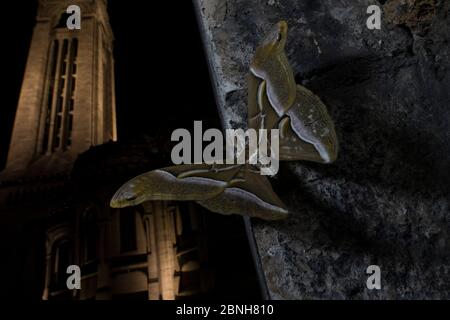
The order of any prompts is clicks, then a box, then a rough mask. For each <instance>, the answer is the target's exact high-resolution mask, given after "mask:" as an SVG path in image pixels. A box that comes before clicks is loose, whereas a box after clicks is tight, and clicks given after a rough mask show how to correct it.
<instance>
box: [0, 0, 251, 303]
mask: <svg viewBox="0 0 450 320" xmlns="http://www.w3.org/2000/svg"><path fill="white" fill-rule="evenodd" d="M72 4H77V5H79V6H80V8H81V14H82V20H81V29H80V30H68V28H67V27H66V21H67V18H68V14H67V13H66V8H67V7H68V6H69V5H72ZM106 6H107V3H106V0H77V1H65V0H39V7H38V13H37V18H36V26H35V29H34V32H33V37H32V41H31V45H30V49H29V55H28V60H27V64H26V69H25V75H24V78H23V83H22V88H21V92H20V98H19V103H18V107H17V112H16V117H15V122H14V126H13V132H12V138H11V143H10V147H9V153H8V157H7V163H6V168H5V170H4V171H3V172H1V175H0V213H1V221H2V223H1V224H0V237H1V240H2V241H0V243H1V244H0V246H1V247H0V249H1V251H2V260H3V261H4V262H3V263H2V264H1V266H0V268H2V270H1V271H2V274H4V275H8V276H6V277H5V278H4V281H3V287H4V288H6V289H5V290H3V291H4V292H5V293H7V294H8V296H17V297H19V296H20V297H29V298H33V299H46V300H47V299H48V300H52V299H81V300H85V299H145V300H147V299H150V300H159V299H164V300H168V299H185V298H195V297H204V296H205V295H206V294H208V295H210V296H211V294H213V295H212V296H214V294H215V296H224V295H225V296H226V295H227V294H228V296H229V297H238V296H239V295H240V294H241V295H245V294H247V293H248V292H249V290H250V291H251V290H253V289H252V288H254V286H253V287H251V289H248V288H246V287H242V288H240V286H241V285H247V284H248V282H249V281H248V279H253V278H252V277H254V276H255V275H254V274H250V275H249V274H246V273H245V272H243V270H244V269H245V268H244V267H243V266H244V265H245V262H244V261H247V262H248V261H251V258H250V255H248V256H246V257H244V259H241V260H240V261H239V263H238V264H237V265H236V268H237V270H241V272H240V273H239V274H233V269H232V268H233V267H230V266H228V265H227V263H228V261H232V260H230V259H229V258H228V257H227V250H233V252H234V254H235V255H236V257H239V254H238V252H239V250H242V248H243V247H244V246H241V245H235V244H236V239H242V234H238V235H236V234H234V235H233V230H232V228H230V229H229V230H228V229H227V222H226V221H228V222H230V221H233V219H235V221H239V222H241V220H236V219H240V218H239V217H228V218H227V219H228V220H220V218H219V221H221V222H220V223H219V225H220V226H219V228H216V230H218V229H219V230H220V232H213V233H215V234H213V235H212V238H214V237H216V238H217V239H218V238H220V237H224V235H226V236H227V237H228V236H230V237H231V239H230V240H228V241H226V242H224V241H223V242H220V241H219V242H217V243H218V245H217V246H216V245H214V241H213V242H211V241H209V240H210V239H208V232H209V234H211V232H210V230H209V231H208V230H207V227H206V226H207V225H208V224H209V226H210V227H211V226H212V225H213V224H214V223H216V224H217V221H216V222H214V221H212V223H211V220H210V221H209V222H208V219H211V217H212V216H211V214H210V213H209V214H204V213H205V210H204V209H202V208H201V207H200V206H197V205H195V204H193V203H175V202H172V203H169V202H149V203H145V204H144V205H142V206H139V207H135V208H129V209H123V210H118V209H111V208H110V207H109V201H110V199H111V196H112V195H113V193H114V192H115V190H117V188H118V187H119V186H120V185H121V184H122V183H124V182H125V181H127V180H128V179H130V178H132V177H134V176H135V175H137V174H140V173H142V172H145V171H148V170H152V169H155V168H158V167H163V166H167V165H170V162H169V161H168V158H165V156H166V155H168V154H170V151H169V150H168V146H167V145H165V143H166V141H168V140H166V139H157V138H141V139H140V140H139V139H138V140H134V141H128V142H115V141H116V139H117V133H116V113H115V88H114V59H113V54H112V46H113V34H112V29H111V27H110V24H109V21H108V14H107V7H106ZM212 219H213V220H214V219H215V218H214V217H212ZM230 219H231V220H230ZM223 221H225V222H223ZM244 236H245V235H244ZM210 238H211V237H210ZM208 241H209V242H208ZM239 241H241V240H239ZM221 243H222V244H221ZM12 244H13V245H12ZM224 244H226V245H227V246H228V247H226V246H225V245H224ZM220 246H222V247H220ZM211 252H213V255H212V257H214V255H215V256H216V258H213V260H214V259H215V260H216V262H215V266H216V267H212V265H211V263H210V261H209V260H210V257H211V254H210V253H211ZM228 252H231V251H228ZM246 254H247V253H244V255H246ZM221 259H222V260H221ZM246 259H247V260H246ZM250 263H251V262H250ZM70 265H77V266H79V267H80V268H81V275H82V277H81V290H68V289H67V285H66V280H67V278H68V276H69V275H68V274H67V267H68V266H70ZM219 269H221V270H222V273H223V274H224V276H223V277H221V278H220V279H219V281H216V280H217V278H216V277H215V274H216V273H215V272H216V271H218V270H219ZM230 279H233V281H230ZM233 282H234V284H233Z"/></svg>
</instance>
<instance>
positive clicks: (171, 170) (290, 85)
mask: <svg viewBox="0 0 450 320" xmlns="http://www.w3.org/2000/svg"><path fill="white" fill-rule="evenodd" d="M287 29H288V28H287V24H286V22H284V21H281V22H279V23H277V24H276V25H275V26H274V27H273V28H272V29H271V30H270V31H269V33H268V34H267V36H266V37H265V39H264V41H263V43H262V44H261V45H260V46H259V47H258V48H257V49H256V51H255V54H254V57H253V59H252V62H251V65H250V73H249V75H248V106H247V107H248V127H249V128H253V129H256V130H259V129H268V130H270V129H278V130H279V139H280V140H279V160H285V161H294V160H305V161H313V162H320V163H331V162H333V161H335V159H336V157H337V153H338V141H337V138H336V133H335V129H334V124H333V121H332V120H331V118H330V116H329V114H328V111H327V108H326V107H325V105H324V104H323V103H322V101H321V100H320V98H319V97H317V96H316V95H314V94H313V93H312V92H311V91H309V90H308V89H306V88H305V87H303V86H301V85H298V84H296V83H295V78H294V73H293V70H292V68H291V66H290V65H289V61H288V59H287V57H286V54H285V51H284V48H285V45H286V38H287ZM152 200H175V201H176V200H178V201H196V202H197V203H199V204H200V205H202V206H204V207H206V208H207V209H209V210H211V211H213V212H217V213H221V214H240V215H245V216H250V217H258V218H262V219H265V220H278V219H283V218H286V217H287V216H288V209H287V208H286V206H285V205H284V204H283V202H282V201H281V200H280V199H279V198H278V196H277V195H276V193H275V192H274V191H273V189H272V186H271V184H270V182H269V180H268V178H267V177H266V176H264V175H261V174H260V172H259V170H258V168H257V167H255V166H254V165H251V164H249V163H245V164H238V165H227V164H212V165H208V164H189V165H188V164H185V165H178V166H172V167H167V168H162V169H158V170H153V171H150V172H147V173H144V174H142V175H140V176H137V177H135V178H134V179H132V180H130V181H128V182H127V183H125V184H124V185H123V186H122V187H121V188H120V189H119V190H118V191H117V192H116V194H115V195H114V196H113V198H112V200H111V206H112V207H113V208H123V207H127V206H135V205H138V204H140V203H142V202H145V201H152Z"/></svg>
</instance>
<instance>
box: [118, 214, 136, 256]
mask: <svg viewBox="0 0 450 320" xmlns="http://www.w3.org/2000/svg"><path fill="white" fill-rule="evenodd" d="M119 214H120V216H119V223H120V252H122V253H125V252H130V251H136V250H137V241H136V208H133V207H129V208H124V209H121V210H120V213H119Z"/></svg>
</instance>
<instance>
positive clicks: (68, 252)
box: [50, 238, 72, 291]
mask: <svg viewBox="0 0 450 320" xmlns="http://www.w3.org/2000/svg"><path fill="white" fill-rule="evenodd" d="M71 264H72V247H71V242H70V240H69V239H68V238H62V239H60V240H58V241H56V242H55V243H54V244H53V247H52V255H51V271H50V273H51V279H50V289H51V290H52V291H60V290H66V289H67V286H66V280H67V273H66V272H67V267H68V266H70V265H71Z"/></svg>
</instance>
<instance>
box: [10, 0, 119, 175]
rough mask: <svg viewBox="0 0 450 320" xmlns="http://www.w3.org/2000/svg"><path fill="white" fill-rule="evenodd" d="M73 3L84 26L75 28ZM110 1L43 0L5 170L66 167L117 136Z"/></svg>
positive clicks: (43, 170) (27, 172) (33, 172)
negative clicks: (69, 10) (70, 21)
mask: <svg viewBox="0 0 450 320" xmlns="http://www.w3.org/2000/svg"><path fill="white" fill-rule="evenodd" d="M70 5H77V6H79V7H80V9H81V29H74V30H69V28H68V27H67V19H68V18H69V17H70V16H71V15H72V13H67V12H66V10H67V8H68V7H69V6H70ZM106 6H107V3H106V0H70V1H67V0H39V8H38V13H37V18H36V20H37V21H36V26H35V28H34V32H33V37H32V41H31V45H30V50H29V55H28V60H27V64H26V69H25V75H24V78H23V83H22V89H21V92H20V98H19V103H18V107H17V111H16V116H15V122H14V126H13V132H12V138H11V142H10V147H9V153H8V158H7V163H6V169H5V171H4V173H3V174H4V175H5V176H6V177H12V178H13V177H16V176H19V175H20V176H23V175H26V176H33V175H45V174H49V173H51V174H54V173H55V172H58V173H59V172H61V173H65V172H68V171H70V169H71V168H72V165H73V163H74V161H75V159H76V158H77V156H78V155H79V154H81V153H82V152H84V151H86V150H87V149H89V148H90V147H91V146H95V145H99V144H102V143H104V142H107V141H110V140H113V141H115V140H116V137H117V132H116V114H115V94H114V91H115V90H114V67H113V66H114V60H113V53H112V43H113V34H112V30H111V27H110V24H109V21H108V14H107V9H106Z"/></svg>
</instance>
